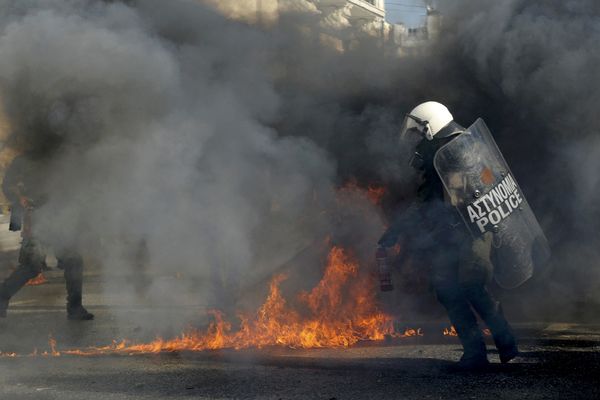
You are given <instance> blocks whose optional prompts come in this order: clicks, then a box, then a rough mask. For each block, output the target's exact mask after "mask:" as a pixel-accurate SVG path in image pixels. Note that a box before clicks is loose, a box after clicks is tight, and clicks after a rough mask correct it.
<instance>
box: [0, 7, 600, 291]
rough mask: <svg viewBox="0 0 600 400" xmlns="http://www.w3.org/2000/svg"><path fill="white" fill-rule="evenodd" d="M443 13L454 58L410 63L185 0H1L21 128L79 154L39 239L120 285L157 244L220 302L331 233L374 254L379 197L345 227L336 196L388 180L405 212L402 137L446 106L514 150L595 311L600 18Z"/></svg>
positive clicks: (6, 69)
mask: <svg viewBox="0 0 600 400" xmlns="http://www.w3.org/2000/svg"><path fill="white" fill-rule="evenodd" d="M439 3H440V4H439V6H440V9H441V11H442V12H443V13H444V14H445V18H446V28H445V31H444V32H443V33H442V35H441V41H440V43H438V44H437V45H435V46H434V47H433V48H432V49H430V51H428V52H424V53H423V54H420V55H415V56H411V57H405V58H401V59H395V58H387V57H385V56H384V52H383V51H382V50H381V49H380V48H379V47H377V46H376V44H377V43H378V42H377V41H374V40H371V39H368V38H362V39H360V40H358V39H356V37H354V36H352V37H350V38H351V39H355V40H357V42H356V43H355V44H354V46H353V51H349V52H346V53H344V54H340V53H338V52H336V51H332V50H331V49H330V48H328V47H326V46H325V47H324V46H321V45H320V44H319V43H318V41H317V40H307V38H306V36H305V35H304V33H303V31H302V30H296V29H294V25H295V23H297V22H298V21H301V22H302V23H303V24H311V23H314V24H315V26H318V24H319V21H320V16H318V15H316V16H314V20H311V19H310V18H307V17H306V16H298V15H296V14H297V13H292V14H290V15H282V16H281V18H280V22H281V23H280V24H279V25H277V26H274V27H272V28H271V29H270V30H268V31H261V30H260V29H257V28H253V27H251V26H247V25H244V24H240V23H234V22H231V21H227V20H225V19H223V18H222V17H221V16H219V15H218V14H216V13H214V12H211V11H210V10H208V9H205V8H203V7H201V6H199V5H197V4H194V3H192V2H185V1H177V2H168V4H166V2H161V1H153V0H147V1H138V2H129V3H128V4H123V3H119V2H111V3H104V2H92V1H83V0H79V1H33V0H27V1H16V0H14V1H7V0H5V1H2V2H0V11H2V12H1V13H0V15H2V17H0V90H1V93H2V97H3V100H4V101H5V103H6V108H7V112H8V114H9V117H10V119H11V122H12V124H13V127H14V131H15V132H16V134H17V135H21V136H28V135H34V136H35V137H34V138H33V139H32V140H34V141H36V140H38V139H39V137H38V135H41V137H42V138H43V137H45V136H44V135H46V134H48V133H50V134H52V135H59V136H60V137H62V138H63V146H62V147H61V153H60V156H58V157H54V158H53V159H52V162H51V164H49V165H48V168H47V170H46V173H47V182H48V188H49V190H50V191H51V193H52V196H51V198H50V201H49V203H48V204H47V205H46V206H44V207H43V208H42V209H41V210H40V214H41V215H40V218H39V220H40V221H43V222H40V226H39V230H40V232H41V234H44V236H45V237H47V238H48V239H49V240H50V239H53V240H54V241H55V242H58V243H61V244H64V243H77V244H78V245H81V246H83V247H85V249H86V251H87V252H90V253H93V254H94V255H95V256H96V257H97V258H100V259H103V260H104V261H105V268H106V273H107V274H110V272H111V271H120V270H121V269H127V268H130V266H129V261H128V259H127V257H125V256H123V254H126V253H128V252H130V251H131V247H135V245H132V243H136V242H137V241H140V240H142V239H144V240H146V241H147V243H148V249H149V256H150V260H151V261H150V264H151V265H152V267H153V268H155V269H158V270H159V271H163V272H171V271H183V272H185V273H186V274H188V275H190V276H193V277H195V278H198V280H200V281H203V282H209V286H210V282H212V281H211V279H212V275H213V274H215V273H216V274H223V275H226V276H229V277H234V278H235V279H234V280H235V281H236V282H238V284H240V285H241V284H244V285H245V284H247V283H248V284H250V282H257V281H260V280H263V279H266V277H268V276H269V275H270V274H271V273H272V272H273V271H274V270H277V269H278V267H279V265H281V264H283V263H285V262H286V261H288V260H289V259H290V258H293V257H294V255H296V254H297V253H298V251H300V250H302V249H303V248H304V247H306V246H308V245H310V244H311V243H312V242H313V241H315V240H321V239H322V238H324V237H325V236H326V235H328V234H331V235H333V236H334V238H335V239H337V240H339V241H345V242H348V243H352V245H353V246H354V247H355V248H356V249H357V252H358V253H359V254H360V255H361V256H364V257H367V255H369V256H370V251H371V250H372V245H373V243H374V241H375V240H376V239H377V235H378V234H379V233H381V230H382V229H383V226H382V222H381V220H380V218H379V214H378V213H377V211H376V210H374V209H373V208H367V210H368V211H367V212H366V213H365V212H364V207H363V206H364V199H354V200H353V201H351V202H350V205H348V203H347V202H346V203H344V204H345V206H344V207H346V208H345V209H344V210H343V212H339V207H340V206H339V202H338V201H336V198H335V197H336V196H335V193H334V192H335V187H336V186H337V185H339V184H341V183H343V182H345V181H347V180H348V179H350V178H354V179H357V180H358V182H359V183H361V184H369V183H375V184H385V185H387V186H388V188H389V191H390V194H389V196H388V198H387V199H386V202H385V203H384V209H385V210H386V211H387V212H388V213H390V212H391V210H393V209H394V208H395V207H397V206H398V204H403V202H404V201H407V200H409V198H410V193H411V190H412V188H413V184H414V183H413V180H412V178H413V177H412V176H411V174H410V171H409V170H408V168H407V167H406V161H405V159H406V153H405V149H401V148H399V147H398V145H397V129H398V127H399V125H400V123H401V120H402V118H403V115H404V113H405V112H407V111H408V110H410V109H411V108H412V107H413V106H414V105H416V104H418V103H419V102H421V101H425V100H438V101H442V102H444V103H446V104H447V105H448V106H449V108H450V109H451V111H452V112H453V113H454V115H455V117H456V119H457V120H458V121H459V122H461V123H462V124H463V125H468V124H469V123H470V122H472V121H474V120H475V118H477V117H479V116H482V117H483V118H484V119H486V121H487V122H488V124H489V125H490V127H491V129H492V131H493V132H494V134H495V135H496V137H497V140H498V142H499V144H500V146H501V148H502V149H503V151H504V152H505V156H506V158H507V159H508V161H509V163H510V164H511V166H512V168H513V172H514V173H515V175H516V177H517V178H518V180H519V182H520V183H521V186H523V188H524V190H525V194H526V195H527V197H528V199H529V201H530V202H531V203H532V205H533V207H534V210H535V212H536V214H537V216H538V218H539V219H540V222H541V223H542V225H543V226H544V228H545V229H546V230H547V234H548V236H549V239H550V241H551V242H552V244H553V247H554V252H555V255H556V257H555V263H554V264H555V271H554V273H553V276H552V279H553V281H554V282H557V283H556V284H555V285H554V286H551V287H550V289H551V290H553V291H556V292H560V293H565V292H568V293H569V294H570V295H572V296H573V298H582V297H584V298H585V297H586V296H587V297H590V298H591V297H594V296H593V293H594V291H596V292H597V290H596V289H597V283H596V282H598V275H599V274H598V272H597V268H596V265H597V260H598V258H599V257H598V256H599V254H598V251H597V250H596V249H597V247H598V246H597V244H598V242H599V240H598V239H599V236H598V234H597V230H596V229H595V227H593V226H592V225H591V224H590V223H589V221H593V220H596V219H598V217H600V215H599V212H600V210H599V209H598V206H597V204H598V202H597V201H595V199H596V200H597V199H598V195H599V190H600V188H599V186H598V178H597V172H596V171H597V170H598V167H599V165H598V161H597V160H598V159H599V158H598V156H600V154H599V151H598V148H599V146H598V145H599V143H598V131H599V127H600V120H599V119H598V118H599V117H598V113H596V112H595V105H596V104H598V100H600V98H599V97H600V79H599V78H600V77H599V76H598V74H599V72H598V69H597V67H596V66H597V65H598V61H599V59H600V54H599V52H600V50H598V47H597V43H598V39H600V37H599V36H600V32H599V31H598V26H600V24H599V23H598V22H599V21H598V19H599V15H600V10H599V5H598V4H596V2H594V1H592V0H589V1H586V0H580V1H567V2H564V1H550V0H548V1H543V2H536V3H535V4H531V2H525V1H516V0H512V1H509V0H506V1H491V0H489V1H488V0H485V1H467V0H455V1H450V0H448V1H444V2H439ZM356 210H362V211H360V212H359V211H356ZM360 213H362V217H356V215H357V214H360ZM340 216H343V217H344V218H341V217H340ZM365 221H367V222H368V225H367V226H366V228H365V223H366V222H365ZM314 264H315V265H314V266H312V265H311V267H310V268H317V269H318V268H319V266H318V262H316V261H315V263H314ZM566 276H568V277H569V279H564V277H566ZM590 276H591V277H592V278H593V279H590ZM559 282H560V283H559ZM547 288H548V287H547V286H542V289H544V290H547ZM161 293H162V292H161ZM533 293H534V295H532V296H533V297H535V291H533ZM161 296H162V294H161ZM530 296H531V295H530ZM167 297H168V296H167ZM160 299H163V297H161V298H160Z"/></svg>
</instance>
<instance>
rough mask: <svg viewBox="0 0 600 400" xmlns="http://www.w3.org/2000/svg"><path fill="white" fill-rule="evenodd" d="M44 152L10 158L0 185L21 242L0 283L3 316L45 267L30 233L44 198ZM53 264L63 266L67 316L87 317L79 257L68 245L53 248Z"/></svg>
mask: <svg viewBox="0 0 600 400" xmlns="http://www.w3.org/2000/svg"><path fill="white" fill-rule="evenodd" d="M44 161H46V158H45V155H44V154H40V153H39V151H38V152H33V151H32V152H28V153H26V154H24V155H21V156H19V157H17V158H15V160H14V161H13V162H12V164H11V165H10V166H9V167H8V169H7V171H6V175H5V177H4V182H3V184H2V189H3V191H4V194H5V196H6V198H7V199H8V200H9V201H10V202H11V223H10V228H9V229H10V230H13V231H19V230H21V231H22V233H21V236H22V238H23V239H22V242H21V250H20V253H19V265H18V267H17V269H16V270H15V271H14V272H13V273H12V274H11V275H10V276H9V277H8V278H6V280H5V281H4V282H3V283H2V285H0V317H6V310H7V308H8V303H9V300H10V298H11V297H12V296H14V295H15V294H16V293H17V292H18V291H19V290H20V289H21V288H22V287H23V286H25V284H26V283H27V281H29V280H30V279H32V278H34V277H36V276H37V275H38V274H40V273H41V272H42V271H43V270H44V269H46V268H47V267H46V262H45V259H46V253H45V251H44V248H43V243H41V242H40V241H39V240H38V239H37V238H36V237H35V234H34V233H33V226H32V224H33V223H35V210H36V208H37V207H40V206H41V205H43V203H44V202H45V198H46V197H47V196H46V194H45V193H44V182H43V178H42V171H43V170H44V168H45V167H46V166H45V163H44ZM54 250H55V253H56V254H55V255H56V258H57V260H58V265H57V267H58V268H59V269H62V270H64V276H65V280H66V284H67V316H68V318H69V319H70V320H91V319H93V318H94V315H93V314H91V313H89V312H88V311H87V310H86V309H85V308H84V307H83V305H82V303H81V301H82V283H83V259H82V257H81V255H79V254H78V253H77V252H76V251H74V250H73V249H69V248H55V249H54Z"/></svg>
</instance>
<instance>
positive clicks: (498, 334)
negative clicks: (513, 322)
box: [465, 286, 519, 364]
mask: <svg viewBox="0 0 600 400" xmlns="http://www.w3.org/2000/svg"><path fill="white" fill-rule="evenodd" d="M465 293H466V294H467V297H468V299H469V301H470V302H471V304H472V305H473V308H475V311H477V313H478V314H479V315H480V316H481V318H482V319H483V320H484V321H485V323H486V325H487V326H488V327H489V328H490V331H492V336H493V337H494V343H495V344H496V348H497V349H498V354H499V355H500V362H502V363H503V364H505V363H507V362H509V361H510V360H512V359H513V358H515V357H517V356H518V355H519V349H518V347H517V341H516V339H515V335H514V333H513V330H512V328H511V327H510V325H509V323H508V321H507V320H506V318H505V317H504V312H503V311H502V306H501V305H500V303H499V302H497V301H495V300H494V298H493V297H492V295H491V293H490V292H489V291H488V290H487V289H486V288H485V286H473V287H469V288H467V289H465Z"/></svg>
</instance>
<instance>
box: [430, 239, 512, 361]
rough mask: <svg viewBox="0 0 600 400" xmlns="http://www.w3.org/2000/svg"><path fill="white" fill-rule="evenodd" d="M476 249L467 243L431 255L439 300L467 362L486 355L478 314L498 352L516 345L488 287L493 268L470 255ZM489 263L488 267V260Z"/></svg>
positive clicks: (445, 247) (440, 248)
mask: <svg viewBox="0 0 600 400" xmlns="http://www.w3.org/2000/svg"><path fill="white" fill-rule="evenodd" d="M473 247H477V246H472V243H471V242H466V243H465V245H464V246H462V247H461V246H441V247H439V248H438V249H435V250H433V251H432V252H431V253H430V256H431V257H432V258H431V265H432V283H433V286H434V289H435V292H436V295H437V298H438V300H439V301H440V303H441V304H442V305H443V306H444V307H445V308H446V311H447V312H448V317H449V318H450V322H451V323H452V324H453V325H454V328H455V329H456V332H457V334H458V337H459V339H460V341H461V343H462V345H463V348H464V351H465V354H464V358H471V357H477V356H481V355H485V354H486V348H485V343H484V341H483V336H482V333H481V329H480V328H479V326H478V323H477V317H476V315H475V312H476V313H477V314H478V315H479V316H480V317H481V319H482V320H483V321H484V322H485V323H486V325H487V326H488V328H489V329H490V331H491V332H492V335H493V337H494V342H495V344H496V347H497V348H498V350H499V351H501V352H502V351H504V350H506V349H510V348H512V347H513V346H514V345H515V339H514V335H513V333H512V329H511V327H510V325H509V324H508V322H507V320H506V318H505V317H504V314H503V313H502V307H501V305H500V303H499V302H498V301H496V300H495V299H494V298H493V296H492V294H491V293H490V292H489V291H488V289H487V287H486V283H487V280H486V279H488V278H489V276H490V271H488V270H489V268H490V267H489V266H488V265H483V264H486V261H485V256H484V257H482V256H481V254H478V255H477V254H476V255H474V256H472V255H469V252H470V251H472V248H473ZM479 247H481V246H479ZM465 254H466V256H465ZM487 262H488V263H489V259H488V260H487ZM478 264H481V265H478ZM490 265H491V264H490ZM465 271H466V273H465Z"/></svg>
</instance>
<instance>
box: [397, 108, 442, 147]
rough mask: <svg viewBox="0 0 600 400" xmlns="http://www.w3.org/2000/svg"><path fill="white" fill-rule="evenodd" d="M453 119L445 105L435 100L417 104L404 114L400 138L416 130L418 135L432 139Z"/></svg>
mask: <svg viewBox="0 0 600 400" xmlns="http://www.w3.org/2000/svg"><path fill="white" fill-rule="evenodd" d="M453 120H454V117H453V116H452V114H450V111H448V108H446V106H445V105H443V104H440V103H438V102H435V101H428V102H426V103H423V104H419V105H418V106H417V107H415V108H414V109H413V110H412V111H411V112H410V113H408V114H407V115H406V118H405V119H404V124H402V130H401V131H400V138H402V139H406V136H407V135H409V133H410V132H416V133H418V134H419V136H421V137H422V136H425V138H426V139H427V140H433V137H434V136H435V135H437V134H438V133H439V132H440V131H441V130H442V129H443V128H445V127H446V126H447V125H448V124H449V123H450V122H452V121H453Z"/></svg>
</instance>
